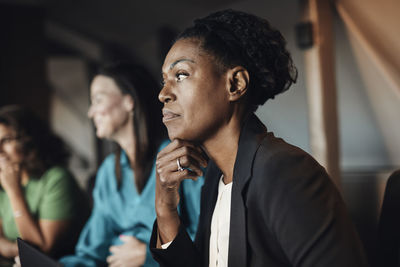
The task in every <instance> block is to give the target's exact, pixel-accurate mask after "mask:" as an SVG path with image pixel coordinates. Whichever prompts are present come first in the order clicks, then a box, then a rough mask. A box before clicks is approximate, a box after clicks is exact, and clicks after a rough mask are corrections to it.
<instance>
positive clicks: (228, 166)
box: [202, 116, 243, 184]
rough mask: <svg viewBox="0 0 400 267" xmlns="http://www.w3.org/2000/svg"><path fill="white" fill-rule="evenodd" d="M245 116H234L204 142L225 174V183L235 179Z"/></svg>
mask: <svg viewBox="0 0 400 267" xmlns="http://www.w3.org/2000/svg"><path fill="white" fill-rule="evenodd" d="M242 118H243V116H233V117H232V118H231V120H230V121H229V122H228V123H227V124H225V125H224V126H223V127H222V128H220V129H219V130H218V131H217V133H216V134H215V135H214V136H213V137H211V138H209V139H208V140H206V141H205V142H203V144H202V145H203V148H204V150H205V151H206V153H207V154H208V156H209V157H210V159H212V160H213V161H214V162H215V164H216V165H217V166H218V168H219V169H220V170H221V171H222V173H223V174H224V183H225V184H228V183H230V182H232V180H233V169H234V167H235V161H236V154H237V151H238V146H239V137H240V130H241V126H242V123H241V122H242V121H243V120H242Z"/></svg>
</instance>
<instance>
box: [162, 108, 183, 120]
mask: <svg viewBox="0 0 400 267" xmlns="http://www.w3.org/2000/svg"><path fill="white" fill-rule="evenodd" d="M179 117H180V115H178V114H176V113H173V112H171V111H169V110H163V123H166V122H168V121H171V120H174V119H176V118H179Z"/></svg>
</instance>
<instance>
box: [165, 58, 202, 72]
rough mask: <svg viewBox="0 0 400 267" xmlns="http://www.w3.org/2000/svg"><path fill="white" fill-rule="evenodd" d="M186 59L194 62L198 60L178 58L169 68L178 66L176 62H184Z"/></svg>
mask: <svg viewBox="0 0 400 267" xmlns="http://www.w3.org/2000/svg"><path fill="white" fill-rule="evenodd" d="M184 61H189V62H192V63H196V62H194V61H193V60H191V59H187V58H182V59H178V60H177V61H175V62H173V63H172V64H171V65H170V66H169V69H170V70H172V69H173V68H174V67H175V66H176V64H178V63H180V62H184Z"/></svg>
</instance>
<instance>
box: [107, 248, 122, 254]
mask: <svg viewBox="0 0 400 267" xmlns="http://www.w3.org/2000/svg"><path fill="white" fill-rule="evenodd" d="M119 247H120V246H111V247H110V249H109V250H110V252H111V253H113V254H115V253H117V252H118V250H119Z"/></svg>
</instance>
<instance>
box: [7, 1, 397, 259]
mask: <svg viewBox="0 0 400 267" xmlns="http://www.w3.org/2000/svg"><path fill="white" fill-rule="evenodd" d="M320 2H326V3H327V4H322V5H323V6H322V7H321V4H320ZM377 2H378V1H373V0H365V1H361V0H353V1H346V0H343V1H339V0H338V1H318V0H315V1H314V0H310V1H300V0H298V1H293V0H280V1H272V0H269V1H268V0H264V1H233V0H220V1H214V0H184V1H183V0H171V1H161V0H160V1H157V0H147V1H127V0H125V1H123V0H114V1H109V0H96V1H90V0H79V1H76V0H58V1H50V0H8V1H7V0H0V29H1V31H0V32H1V35H0V51H1V58H0V105H1V106H3V105H7V104H22V105H25V106H28V107H31V108H33V109H34V110H35V111H36V112H37V113H39V114H40V115H41V116H42V118H44V119H46V120H48V121H49V122H50V123H51V125H52V127H53V129H54V131H55V132H56V133H58V134H59V135H60V136H62V137H63V139H64V140H65V141H66V143H67V144H68V146H69V147H70V149H71V150H72V152H73V157H72V158H71V162H70V167H71V170H72V171H73V172H74V174H75V176H76V177H77V179H78V181H79V183H80V185H81V186H82V187H83V188H86V187H87V183H88V179H89V177H91V176H92V175H93V173H94V172H95V170H96V169H97V167H98V166H99V164H100V163H101V161H102V160H103V158H104V156H105V155H106V154H107V153H109V151H110V150H111V149H112V146H111V145H110V144H108V143H107V142H104V141H99V140H97V139H96V137H95V134H94V129H93V126H92V123H91V122H90V121H89V120H88V118H87V116H86V114H87V110H88V106H89V104H90V101H89V87H88V85H89V82H90V78H91V73H93V71H94V70H95V69H96V68H97V67H98V65H99V64H101V63H104V62H108V61H112V60H118V59H127V58H130V59H131V60H133V61H135V62H137V63H141V64H143V65H145V66H146V67H148V68H149V69H150V70H151V72H152V73H153V74H154V76H155V77H156V78H158V79H160V77H161V75H160V68H161V65H162V62H163V58H164V56H165V55H166V53H167V51H168V49H169V47H170V45H171V42H172V41H173V39H174V37H175V36H176V34H177V33H178V32H179V31H180V30H182V29H183V28H185V27H186V26H188V25H189V24H190V23H191V22H192V20H193V19H194V18H196V17H201V16H204V15H207V14H208V13H210V12H212V11H216V10H220V9H226V8H233V9H238V10H242V11H246V12H250V13H253V14H256V15H258V16H261V17H264V18H266V19H267V20H269V21H270V22H271V24H272V25H273V26H275V27H276V28H278V29H279V30H280V31H281V32H282V34H283V35H284V36H285V38H286V40H287V43H288V48H289V50H290V51H291V52H292V56H293V59H294V62H295V64H296V66H297V68H298V70H299V77H298V82H297V83H296V84H295V85H294V86H292V87H291V88H290V89H289V91H287V92H285V93H284V94H282V95H279V96H277V97H276V99H275V100H271V101H268V102H267V103H266V104H265V105H264V106H262V107H260V108H259V110H258V111H257V114H258V115H259V117H260V118H261V120H262V121H263V122H264V123H265V124H266V125H267V127H268V129H269V130H270V131H273V132H274V133H275V134H276V135H277V136H280V137H283V138H284V139H285V140H286V141H288V142H290V143H292V144H295V145H297V146H299V147H301V148H302V149H304V150H306V151H307V152H309V153H311V154H313V155H314V156H316V158H317V159H318V160H320V159H321V160H320V162H321V164H322V165H324V166H325V165H329V164H332V165H333V166H334V167H333V169H335V166H336V168H337V170H338V173H335V174H334V175H332V176H333V177H334V178H335V181H336V183H337V184H338V185H339V186H340V189H341V191H342V193H343V196H344V199H345V201H346V203H347V205H348V207H349V210H350V213H351V216H352V218H353V220H354V222H355V224H356V226H357V228H358V231H359V233H360V236H361V238H362V240H363V242H364V244H365V246H366V249H367V252H368V255H369V257H373V252H374V244H375V241H374V240H375V233H376V224H377V220H378V216H379V208H380V205H381V200H382V196H383V191H384V187H385V184H386V179H387V178H388V176H389V174H390V173H391V172H392V171H393V170H395V169H398V168H399V167H400V123H399V119H398V118H399V117H400V102H399V101H400V58H399V55H398V54H399V53H397V52H396V51H398V50H399V47H400V40H399V39H400V35H399V34H398V29H399V28H400V22H399V19H398V15H397V14H398V13H399V11H400V4H399V1H396V0H385V1H383V2H385V4H383V3H381V2H379V3H377ZM313 5H314V6H313ZM318 5H319V6H318ZM313 8H314V9H313ZM321 10H322V11H321ZM320 11H321V12H320ZM324 12H325V13H324ZM327 14H328V15H327ZM310 22H311V26H310ZM324 27H325V28H324ZM324 29H328V30H324ZM318 31H319V33H318ZM319 34H322V35H319ZM324 34H326V35H324ZM328 34H329V35H328ZM318 38H319V39H318ZM328 41H329V42H328ZM324 42H325V46H326V45H328V49H327V50H324V49H325V48H322V49H321V44H322V46H323V45H324ZM327 43H328V44H327ZM318 47H319V48H318ZM316 49H317V50H316ZM318 49H320V50H318ZM318 51H319V52H321V51H328V55H326V54H324V53H318ZM312 62H314V63H318V64H313V63H312ZM329 66H330V67H329ZM321 73H322V75H321ZM324 73H327V76H328V78H326V77H327V76H326V75H323V74H324ZM329 77H330V78H329ZM321 80H322V81H326V82H325V84H328V86H325V87H324V86H316V87H317V89H315V88H314V89H310V87H315V85H316V83H318V82H320V81H321ZM321 84H322V85H324V83H323V82H322V83H321ZM315 90H316V91H315ZM325 107H329V108H325ZM320 115H322V119H321V120H319V119H318V118H317V119H316V118H315V116H317V117H318V116H320ZM325 115H326V116H325ZM321 123H322V124H323V125H325V126H326V125H328V127H321V125H320V124H321ZM329 125H330V126H329ZM321 129H322V130H321ZM318 135H320V136H322V137H325V139H324V138H322V143H321V142H319V141H318V140H319V139H318ZM331 141H332V142H331ZM324 144H325V145H324ZM326 144H328V145H326ZM321 153H322V154H323V155H325V158H324V157H323V156H322V157H320V156H319V155H321ZM330 156H332V157H330ZM327 168H328V167H327ZM328 170H330V169H329V168H328ZM333 173H334V172H333Z"/></svg>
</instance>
